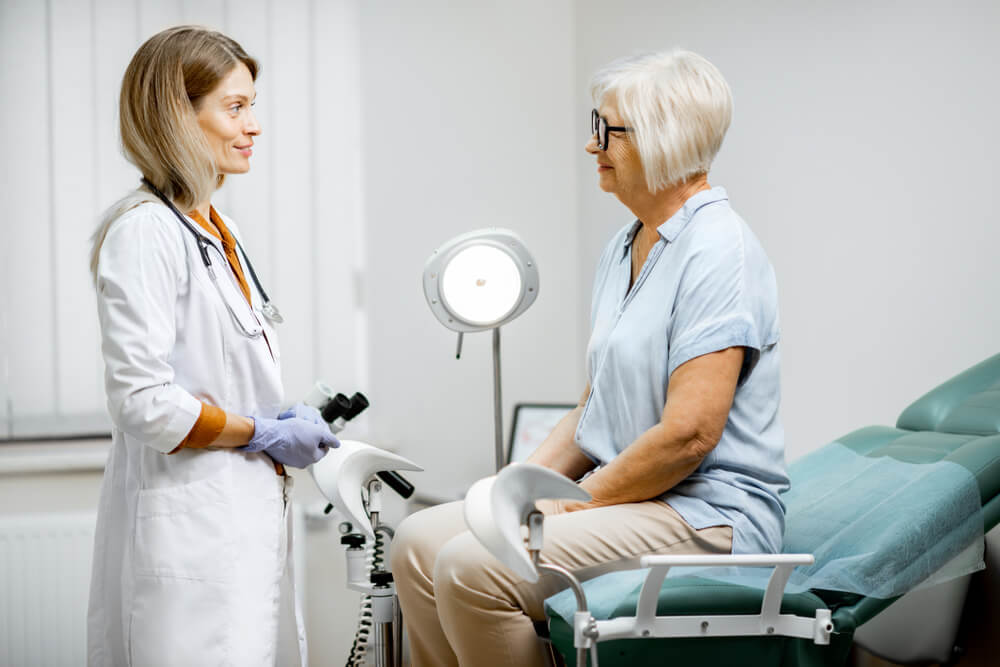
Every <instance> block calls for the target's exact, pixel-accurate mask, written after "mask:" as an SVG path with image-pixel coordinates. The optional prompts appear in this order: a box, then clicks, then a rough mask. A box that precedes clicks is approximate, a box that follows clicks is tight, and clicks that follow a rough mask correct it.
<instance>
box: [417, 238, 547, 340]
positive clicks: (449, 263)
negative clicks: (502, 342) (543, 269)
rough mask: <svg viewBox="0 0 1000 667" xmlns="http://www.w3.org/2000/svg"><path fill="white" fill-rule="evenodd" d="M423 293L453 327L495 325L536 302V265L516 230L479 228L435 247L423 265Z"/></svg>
mask: <svg viewBox="0 0 1000 667" xmlns="http://www.w3.org/2000/svg"><path fill="white" fill-rule="evenodd" d="M424 296H425V297H427V304H428V305H429V306H430V308H431V312H433V313H434V315H435V317H437V318H438V320H440V321H441V323H442V324H444V325H445V326H446V327H448V328H449V329H452V330H454V331H461V332H471V331H484V330H486V329H493V328H496V327H498V326H500V325H502V324H505V323H506V322H509V321H511V320H512V319H514V318H515V317H517V316H518V315H520V314H521V313H523V312H524V311H525V310H527V309H528V307H529V306H530V305H531V304H532V303H533V302H534V301H535V298H536V297H537V296H538V268H537V267H536V266H535V261H534V259H533V258H532V257H531V254H530V253H529V252H528V250H527V248H525V247H524V244H523V243H522V242H521V239H520V238H518V236H517V234H515V233H514V232H512V231H510V230H506V229H497V228H490V229H480V230H477V231H474V232H469V233H467V234H463V235H461V236H457V237H455V238H453V239H451V240H450V241H448V242H447V243H445V244H444V245H443V246H441V247H440V248H438V249H437V250H435V251H434V253H433V254H432V255H431V256H430V258H429V259H428V260H427V264H426V265H425V266H424Z"/></svg>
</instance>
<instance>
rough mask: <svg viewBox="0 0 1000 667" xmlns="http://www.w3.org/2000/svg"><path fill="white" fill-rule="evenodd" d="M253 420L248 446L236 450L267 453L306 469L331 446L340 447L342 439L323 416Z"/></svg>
mask: <svg viewBox="0 0 1000 667" xmlns="http://www.w3.org/2000/svg"><path fill="white" fill-rule="evenodd" d="M303 407H306V406H303ZM283 414H284V413H283ZM251 419H253V422H254V430H253V437H252V438H251V439H250V442H249V443H248V444H247V445H245V446H244V447H238V448H237V449H239V450H240V451H244V452H267V455H268V456H270V457H271V458H272V459H274V460H275V461H277V462H278V463H282V464H284V465H286V466H292V467H293V468H305V467H306V466H309V465H311V464H313V463H316V462H317V461H319V460H320V459H321V458H323V457H324V456H326V453H327V452H328V451H329V450H330V448H331V447H339V446H340V441H339V440H337V438H335V437H334V436H333V434H332V433H330V429H329V427H327V425H326V423H324V422H323V420H322V419H320V420H319V423H318V424H316V423H313V422H312V421H310V420H309V419H302V418H299V417H294V416H289V417H286V418H284V419H280V418H279V419H264V418H258V417H251Z"/></svg>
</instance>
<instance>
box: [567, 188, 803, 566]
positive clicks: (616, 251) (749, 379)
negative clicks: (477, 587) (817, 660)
mask: <svg viewBox="0 0 1000 667" xmlns="http://www.w3.org/2000/svg"><path fill="white" fill-rule="evenodd" d="M640 225H641V223H640V222H638V221H636V222H634V223H631V224H628V225H626V226H624V227H623V228H622V229H621V230H620V231H619V232H618V233H617V234H616V235H615V237H614V238H613V239H612V240H611V242H610V243H609V244H608V246H607V248H605V250H604V254H603V255H602V256H601V260H600V263H599V264H598V268H597V276H596V279H595V280H594V295H593V302H592V306H591V327H592V333H591V338H590V343H589V345H588V346H587V374H588V377H589V379H590V387H591V392H590V396H589V397H588V398H587V403H586V405H585V407H584V410H583V415H582V416H581V418H580V423H579V425H578V426H577V430H576V442H577V444H578V445H579V447H580V449H581V450H582V451H583V452H584V453H585V454H587V456H589V457H591V458H592V459H593V460H594V461H595V462H597V463H598V464H602V465H603V464H607V463H608V462H610V461H611V460H612V459H614V458H615V457H616V456H618V454H620V453H621V452H622V451H623V450H624V449H625V448H626V447H628V446H629V445H630V444H631V443H632V442H633V441H635V440H636V438H638V437H639V436H640V435H641V434H642V433H643V432H645V431H646V430H647V429H649V428H651V427H652V426H654V425H655V424H657V423H658V422H659V421H660V418H661V415H662V412H663V406H664V404H665V403H666V399H667V385H668V384H669V382H670V376H671V374H672V373H673V372H674V369H676V368H677V367H678V366H680V365H681V364H683V363H684V362H686V361H689V360H691V359H693V358H694V357H697V356H700V355H703V354H708V353H710V352H715V351H718V350H723V349H726V348H728V347H734V346H742V347H744V348H746V354H745V355H744V356H745V359H744V364H743V369H742V371H741V373H740V379H739V384H738V386H737V389H736V395H735V397H734V399H733V405H732V408H731V409H730V412H729V419H728V421H727V422H726V427H725V430H724V431H723V434H722V438H721V439H720V440H719V443H718V444H717V445H716V447H715V449H713V450H712V451H711V453H709V455H708V456H707V457H706V458H705V459H704V461H702V463H701V465H700V466H699V467H698V469H697V470H695V471H694V472H693V473H692V474H691V475H690V476H689V477H688V478H687V479H685V480H684V481H682V482H681V483H680V484H678V485H676V486H675V487H673V488H672V489H670V490H669V491H667V492H666V493H665V494H664V495H663V496H662V498H663V499H664V500H665V501H666V502H668V503H669V504H670V505H671V506H672V507H673V508H674V509H675V510H677V512H678V513H679V514H680V515H681V516H682V517H683V518H684V520H685V521H687V522H688V523H689V524H691V526H693V527H694V528H696V529H702V528H706V527H709V526H719V525H725V526H732V528H733V552H734V553H757V552H779V551H781V538H782V533H783V530H784V511H785V510H784V505H783V504H782V502H781V499H780V498H779V495H778V494H779V493H781V492H782V491H784V490H786V489H787V488H788V476H787V474H786V472H785V462H784V431H783V429H782V427H781V422H780V420H779V418H778V406H779V403H780V398H781V392H780V385H779V368H780V364H779V351H778V339H779V328H778V291H777V285H776V282H775V278H774V269H773V268H772V267H771V263H770V261H769V260H768V259H767V255H765V254H764V250H763V248H762V247H761V245H760V242H759V241H758V240H757V238H756V237H755V236H754V234H753V232H751V231H750V228H749V227H748V226H747V224H746V223H745V222H744V221H743V220H742V219H741V218H740V217H739V216H738V215H737V214H736V212H735V211H733V209H732V208H731V207H730V206H729V197H728V196H727V195H726V191H725V190H723V189H722V188H718V187H716V188H712V189H711V190H705V191H702V192H699V193H698V194H696V195H694V196H693V197H691V198H690V199H688V201H687V202H686V203H685V204H684V206H683V208H681V210H679V211H678V212H677V213H675V214H674V215H673V216H672V217H671V218H670V219H669V220H667V221H666V222H664V223H663V224H662V225H660V226H659V227H658V228H657V231H658V232H659V234H660V238H659V240H658V241H657V242H656V244H655V245H654V246H653V249H652V250H651V251H650V253H649V256H648V258H647V259H646V263H645V264H644V265H643V267H642V270H641V272H640V273H639V276H638V277H637V278H636V280H635V284H634V285H633V286H632V288H631V289H629V279H630V277H631V247H632V241H633V239H634V238H635V235H636V233H637V232H638V230H639V228H640Z"/></svg>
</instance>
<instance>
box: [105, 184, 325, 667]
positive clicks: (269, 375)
mask: <svg viewBox="0 0 1000 667" xmlns="http://www.w3.org/2000/svg"><path fill="white" fill-rule="evenodd" d="M225 222H226V224H227V226H228V227H229V229H230V230H231V231H232V233H233V235H234V236H236V237H237V238H238V231H237V230H236V228H235V226H234V225H233V223H232V222H231V221H230V220H228V219H225ZM192 224H194V225H195V227H196V228H197V229H199V232H201V231H203V230H201V229H200V228H199V227H198V226H197V223H194V222H193V221H192ZM204 236H205V237H206V238H208V239H209V241H210V242H211V243H212V244H213V245H214V246H215V248H216V249H218V250H219V252H216V251H215V250H210V256H211V258H212V263H213V268H214V270H215V273H216V275H217V276H218V280H219V284H220V286H221V287H222V289H223V291H224V293H225V294H226V298H227V299H228V300H229V301H230V304H231V305H232V306H233V309H234V310H235V312H236V313H237V314H239V315H241V316H242V317H244V318H246V319H245V320H243V321H244V322H246V323H248V326H250V325H255V324H256V322H255V321H254V319H253V316H252V315H251V313H250V309H249V307H248V306H247V304H246V300H245V299H244V297H243V295H242V294H241V292H240V290H239V286H238V283H237V281H236V279H235V277H234V276H233V274H232V271H231V270H230V268H229V266H228V264H227V262H226V259H225V256H224V255H223V254H222V248H221V243H220V242H219V241H217V240H216V239H214V238H212V237H211V236H209V235H208V234H207V233H206V234H204ZM241 261H242V257H241ZM244 271H246V267H245V266H244ZM97 291H98V298H97V301H98V311H99V315H100V321H101V337H102V350H103V354H104V361H105V385H106V389H107V398H108V410H109V412H110V414H111V420H112V423H113V425H114V429H113V443H112V447H111V452H110V454H109V457H108V463H107V468H106V470H105V473H104V483H103V486H102V489H101V499H100V505H99V509H98V519H97V533H96V538H95V546H94V566H93V576H92V580H91V588H90V609H89V613H88V633H87V644H88V646H87V654H88V663H89V664H90V665H94V666H96V665H115V666H118V665H184V666H185V667H190V666H192V665H206V666H207V665H234V666H237V667H244V666H251V665H268V666H270V665H282V666H284V665H292V664H302V665H304V664H306V659H307V658H306V646H305V630H304V627H303V623H302V614H301V606H300V604H299V600H298V597H299V596H298V595H295V594H294V592H291V591H292V587H291V582H292V581H293V577H292V576H291V562H292V561H291V544H292V536H291V521H290V516H289V502H290V501H289V499H288V494H289V491H290V482H291V479H290V478H286V477H283V476H279V475H277V474H275V470H274V465H273V463H272V461H271V460H270V459H269V458H268V457H267V456H265V455H263V454H246V453H243V452H238V451H233V450H193V449H182V450H181V451H179V452H177V453H176V454H172V455H168V454H167V452H170V451H171V450H173V449H174V448H175V447H176V446H177V445H178V443H180V442H181V440H183V439H184V437H185V436H186V435H187V434H188V432H189V431H190V430H191V427H192V426H193V425H194V423H195V421H196V420H197V419H198V416H199V414H200V412H201V403H200V401H205V402H207V403H211V404H214V405H216V406H218V407H220V408H222V409H223V410H226V411H227V412H231V413H234V414H239V415H257V416H261V417H274V416H275V415H277V413H278V411H279V406H280V404H281V402H282V398H283V396H282V394H283V392H282V387H281V373H280V351H279V349H278V340H277V335H276V334H275V331H274V329H273V328H272V327H271V326H270V323H269V322H268V321H267V320H266V319H265V318H264V317H263V315H261V314H260V311H259V309H260V306H261V297H260V294H259V293H257V291H256V289H255V288H253V287H251V293H252V300H253V306H254V309H255V310H256V311H257V319H258V320H259V321H260V323H261V324H262V325H263V326H264V329H265V332H266V335H267V339H266V340H265V339H264V338H263V337H259V338H257V339H251V338H248V337H246V336H244V335H243V334H242V333H241V332H240V330H239V329H238V328H237V326H236V324H235V323H234V322H233V321H232V319H231V316H230V314H229V312H228V311H227V310H226V306H225V304H224V303H223V302H222V300H221V299H220V296H219V293H218V292H217V291H216V288H215V287H214V286H213V285H212V282H211V279H210V278H209V276H208V273H207V271H206V269H205V266H204V264H203V263H202V259H201V256H200V254H199V252H198V248H197V244H196V242H195V240H194V238H193V237H192V235H191V233H190V232H189V231H187V230H186V229H184V228H183V227H182V226H181V223H180V221H179V220H177V218H176V217H175V216H174V215H173V214H172V213H171V212H170V210H169V209H168V208H167V207H166V206H164V205H162V204H159V203H145V204H142V205H141V206H139V207H137V208H134V209H132V210H131V211H129V212H127V213H126V214H124V215H123V216H122V217H121V218H119V219H118V220H117V221H115V222H114V223H113V224H112V226H111V227H110V229H109V231H108V234H107V237H106V239H105V241H104V245H103V247H102V249H101V253H100V265H99V270H98V284H97ZM257 326H259V325H257ZM272 354H273V357H272ZM282 600H284V601H283V602H282ZM291 600H294V602H290V601H291ZM283 605H284V606H286V607H287V613H284V611H282V612H279V607H282V606H283ZM282 617H283V618H282ZM279 618H280V619H281V622H280V625H281V626H282V629H283V630H285V631H286V632H287V633H289V634H292V635H295V638H297V641H295V639H294V638H293V639H292V640H291V641H286V642H282V643H280V645H281V646H283V647H286V648H287V647H289V646H290V647H292V649H293V652H294V653H297V655H279V654H278V652H279V640H278V635H279ZM289 628H290V629H289ZM294 648H297V649H298V650H297V651H294Z"/></svg>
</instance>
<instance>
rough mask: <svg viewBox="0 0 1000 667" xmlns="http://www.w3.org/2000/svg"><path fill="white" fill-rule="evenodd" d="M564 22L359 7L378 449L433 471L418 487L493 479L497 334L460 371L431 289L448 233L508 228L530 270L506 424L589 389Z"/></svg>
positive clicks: (567, 12) (512, 332) (468, 11)
mask: <svg viewBox="0 0 1000 667" xmlns="http://www.w3.org/2000/svg"><path fill="white" fill-rule="evenodd" d="M572 20H573V19H572V7H571V5H570V3H569V2H568V1H565V0H564V1H562V2H545V3H534V2H529V1H528V0H522V1H518V2H506V3H486V2H483V3H475V6H469V5H466V4H459V3H452V2H445V1H443V0H431V1H426V2H420V3H411V2H403V1H396V2H385V1H377V2H365V3H364V4H363V7H362V21H361V25H362V33H361V45H362V55H361V63H362V76H361V81H362V100H363V103H362V106H363V108H364V123H363V137H364V139H363V147H364V150H363V155H364V189H365V220H366V226H367V238H368V247H367V254H366V257H367V260H366V267H367V271H366V277H365V279H366V289H365V292H364V293H365V308H366V309H367V312H368V314H369V317H370V322H371V329H370V331H369V338H368V341H369V346H370V360H371V362H370V363H371V384H370V387H369V389H370V397H371V399H372V409H371V413H372V414H371V418H370V419H371V425H372V439H373V442H375V443H379V444H385V445H390V446H393V447H395V448H397V449H398V450H399V451H400V452H401V453H402V454H404V455H406V456H408V457H410V458H412V459H413V460H414V461H417V462H419V463H421V464H422V465H424V466H425V467H426V469H427V472H425V473H422V474H419V475H414V482H415V483H416V484H417V485H418V486H420V487H424V488H435V489H437V488H442V487H444V488H457V487H459V486H462V485H465V486H467V485H468V484H469V483H470V482H472V481H474V480H475V479H477V478H479V477H482V476H484V475H486V474H489V473H491V472H492V471H493V453H492V452H493V418H492V382H491V368H492V362H491V357H490V350H491V342H490V340H491V339H490V335H489V334H483V333H481V334H471V335H468V336H466V337H465V347H464V352H463V355H462V359H461V360H459V361H456V360H455V340H456V335H455V334H454V333H453V332H451V331H449V330H447V329H445V328H444V327H443V326H441V324H439V323H438V321H437V320H436V319H434V317H433V316H432V315H431V313H430V310H429V309H428V307H427V304H426V302H425V300H424V296H423V291H422V287H421V273H422V269H423V265H424V262H425V260H426V259H427V258H428V257H429V256H430V255H431V253H432V252H433V250H434V249H435V248H436V247H437V246H439V245H441V244H442V243H443V242H445V241H446V240H448V239H449V238H451V237H452V236H455V235H457V234H459V233H462V232H465V231H469V230H472V229H477V228H481V227H490V226H498V227H507V228H510V229H513V230H515V231H516V232H518V233H519V234H520V235H521V237H522V238H523V239H524V242H525V244H526V245H527V247H528V248H529V249H530V250H531V252H532V253H534V256H535V259H536V260H537V263H538V267H539V271H540V278H541V285H540V290H539V296H538V299H537V301H536V302H535V303H534V305H533V306H532V307H531V308H530V309H529V310H528V311H527V312H526V313H525V314H524V315H523V316H521V317H520V318H519V319H517V320H515V321H514V322H512V323H511V324H510V325H509V326H507V327H505V328H504V329H503V332H502V347H503V359H504V361H503V381H504V385H503V392H504V403H505V407H504V418H505V422H509V419H510V414H511V407H512V405H513V403H514V402H516V401H531V400H534V401H563V402H564V401H575V400H576V399H577V397H578V396H579V394H580V392H581V391H582V388H583V351H582V350H583V348H582V345H583V343H584V342H585V340H586V338H585V334H584V333H583V332H581V331H580V329H579V328H578V327H576V326H574V324H575V322H576V321H577V319H578V318H577V306H576V304H577V301H578V295H579V293H580V290H581V289H589V288H588V287H584V286H581V284H580V280H579V278H578V276H579V269H578V264H577V256H578V248H577V244H578V241H579V236H580V227H579V225H578V222H577V214H576V210H575V201H576V199H575V197H576V196H575V182H574V170H573V166H574V163H575V161H576V153H575V148H576V144H577V138H578V137H577V134H576V131H575V130H576V128H575V127H574V123H573V120H574V108H573V99H574V97H573V67H574V64H573V43H572ZM505 426H508V427H509V423H506V424H505Z"/></svg>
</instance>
